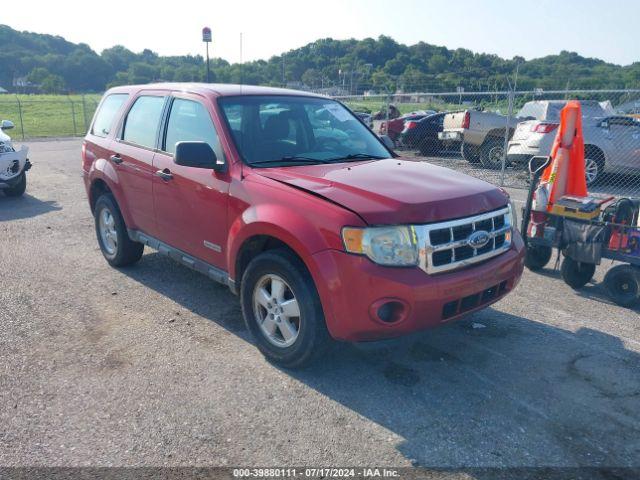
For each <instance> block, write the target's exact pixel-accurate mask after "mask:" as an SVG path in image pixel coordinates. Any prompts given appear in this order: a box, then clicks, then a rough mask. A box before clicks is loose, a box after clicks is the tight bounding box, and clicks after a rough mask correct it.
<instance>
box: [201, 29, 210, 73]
mask: <svg viewBox="0 0 640 480" xmlns="http://www.w3.org/2000/svg"><path fill="white" fill-rule="evenodd" d="M202 41H203V42H204V43H206V44H207V83H210V82H211V69H210V68H209V44H210V43H211V29H210V28H209V27H204V28H203V29H202Z"/></svg>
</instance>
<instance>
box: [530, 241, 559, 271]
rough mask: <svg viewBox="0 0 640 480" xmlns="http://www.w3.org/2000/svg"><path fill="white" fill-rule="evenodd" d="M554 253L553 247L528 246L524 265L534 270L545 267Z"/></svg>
mask: <svg viewBox="0 0 640 480" xmlns="http://www.w3.org/2000/svg"><path fill="white" fill-rule="evenodd" d="M551 255H553V249H552V248H551V247H544V246H537V245H536V246H528V247H527V250H526V252H525V256H524V265H525V267H527V268H528V269H529V270H531V271H532V272H536V271H538V270H541V269H543V268H544V267H545V266H546V265H547V263H549V260H551Z"/></svg>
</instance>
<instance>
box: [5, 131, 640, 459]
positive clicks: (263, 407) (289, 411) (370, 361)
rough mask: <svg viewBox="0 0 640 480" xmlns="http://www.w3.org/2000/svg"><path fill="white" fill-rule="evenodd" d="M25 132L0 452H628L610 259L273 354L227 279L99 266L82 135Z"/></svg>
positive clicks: (638, 341)
mask: <svg viewBox="0 0 640 480" xmlns="http://www.w3.org/2000/svg"><path fill="white" fill-rule="evenodd" d="M29 146H30V148H31V153H30V157H31V159H32V161H33V163H34V167H33V169H32V170H31V172H29V180H28V182H29V183H28V189H27V193H28V194H27V195H25V196H24V197H23V198H19V199H10V198H5V197H3V196H2V195H0V275H1V277H0V278H1V279H2V288H0V305H1V306H2V307H0V466H23V465H42V466H54V465H55V466H62V465H64V466H88V465H91V466H96V465H99V466H111V465H117V466H123V465H127V466H128V465H135V466H142V465H145V466H160V465H198V466H204V465H230V466H254V465H262V466H287V465H306V466H346V465H361V466H371V465H378V466H396V467H399V466H411V465H422V466H428V467H436V468H451V469H454V470H455V469H461V468H466V467H486V466H491V467H503V466H527V467H530V466H568V467H573V466H598V467H603V466H605V467H613V466H616V467H625V466H626V467H639V466H640V328H639V327H640V315H639V310H638V309H636V310H628V309H622V308H620V307H617V306H615V305H612V304H610V302H609V301H608V300H607V298H606V296H605V295H604V292H603V290H602V287H601V286H600V285H599V284H598V282H600V281H601V280H602V277H603V274H604V271H605V267H604V266H603V267H601V268H600V269H599V270H598V272H597V274H596V278H595V284H590V285H588V286H587V287H586V288H585V289H584V290H583V291H582V292H580V293H576V292H574V291H572V290H571V289H570V288H569V287H568V286H566V285H565V284H564V283H563V282H562V281H561V280H560V278H559V274H558V273H557V272H554V271H553V270H551V269H547V270H545V271H544V272H543V273H542V274H532V273H529V272H526V273H525V275H524V278H523V280H522V282H521V284H520V285H519V287H518V288H517V289H516V291H515V292H513V293H512V294H511V295H510V296H508V297H507V298H506V299H504V300H502V301H501V302H499V303H497V304H496V305H494V306H493V307H492V308H489V309H487V310H485V311H482V312H480V313H478V314H475V315H473V316H471V317H469V318H468V319H465V320H462V321H460V322H457V323H454V324H451V325H447V326H444V327H442V328H440V329H437V330H431V331H426V332H423V333H419V334H415V335H412V336H409V337H405V338H402V339H398V340H393V341H386V342H376V343H370V344H359V345H347V344H343V345H340V346H338V347H337V348H336V349H335V352H334V353H333V354H332V355H331V356H330V357H329V358H326V360H325V361H323V362H322V363H321V364H319V365H317V366H316V367H314V368H311V369H309V370H305V371H302V372H290V371H285V370H281V369H278V368H276V367H274V366H272V365H271V364H269V363H268V362H266V361H265V360H264V359H263V357H262V356H261V355H260V353H259V352H258V350H257V349H256V348H255V347H254V346H253V345H252V343H251V341H250V340H249V337H248V333H247V331H246V330H245V328H244V325H243V322H242V318H241V314H240V308H239V304H238V301H237V299H236V297H234V296H233V295H232V294H231V293H230V292H229V291H228V290H227V289H226V288H225V287H222V286H219V285H217V284H215V283H213V282H211V281H209V280H207V279H206V278H205V277H203V276H200V275H199V274H197V273H195V272H192V271H190V270H188V269H187V268H184V267H182V266H179V265H177V264H174V263H173V262H172V261H170V260H168V259H166V258H164V257H162V256H160V255H159V254H157V253H155V252H152V251H149V250H147V251H146V254H145V256H144V257H143V259H142V261H141V262H139V263H138V264H137V265H136V266H134V267H132V268H128V269H122V270H115V269H112V268H110V267H109V266H108V265H107V263H106V262H105V261H104V259H103V258H102V256H101V254H100V252H99V250H98V245H97V242H96V239H95V235H94V230H93V219H92V217H91V215H90V211H89V208H88V205H87V202H86V198H85V192H84V188H83V185H82V180H81V178H80V141H79V140H64V141H44V142H33V143H30V144H29ZM514 196H515V197H516V198H519V199H522V198H523V197H524V192H523V191H522V190H518V191H515V193H514Z"/></svg>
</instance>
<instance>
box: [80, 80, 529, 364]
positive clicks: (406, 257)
mask: <svg viewBox="0 0 640 480" xmlns="http://www.w3.org/2000/svg"><path fill="white" fill-rule="evenodd" d="M82 170H83V177H84V182H85V186H86V191H87V195H88V199H89V205H90V207H91V211H92V212H93V215H94V217H95V228H96V235H97V240H98V244H99V246H100V249H101V251H102V254H103V255H104V258H105V259H106V260H107V262H108V263H109V264H111V265H113V266H115V267H124V266H127V265H131V264H133V263H135V262H137V261H138V260H139V259H140V258H141V256H142V253H143V249H144V246H145V245H147V246H149V247H152V248H154V249H156V250H158V251H159V252H160V253H161V254H164V255H168V256H169V257H171V258H173V259H175V260H177V261H178V262H180V263H181V264H183V265H185V266H188V267H190V268H193V269H195V270H197V271H199V272H202V273H204V274H205V275H207V276H209V277H210V278H211V279H213V280H216V281H218V282H221V283H223V284H225V285H228V286H229V287H230V288H231V290H232V291H233V292H235V293H238V294H239V295H240V303H241V305H242V313H243V316H244V320H245V323H246V325H247V328H248V329H249V331H250V332H251V334H252V335H253V337H254V338H255V342H256V344H257V346H258V348H259V349H260V350H261V351H262V352H263V353H264V355H265V356H266V357H267V358H268V359H270V360H271V361H273V362H276V363H278V364H280V365H284V366H287V367H295V366H300V365H303V364H305V363H306V362H308V361H310V360H311V359H312V358H317V357H318V356H319V355H321V354H322V352H323V346H325V345H326V344H327V343H328V342H329V340H330V339H331V338H333V339H339V340H346V341H360V340H373V339H378V338H385V337H393V336H397V335H402V334H406V333H409V332H412V331H415V330H419V329H423V328H428V327H435V326H438V325H441V324H442V323H443V322H448V321H452V320H455V319H457V318H460V317H461V316H463V315H465V314H467V313H469V312H473V311H475V310H478V309H481V308H483V307H485V306H487V305H489V304H491V303H493V302H495V301H497V300H499V299H500V298H502V297H503V296H505V295H506V294H507V293H508V292H510V291H511V290H513V288H514V287H515V286H516V284H517V283H518V281H519V279H520V276H521V273H522V269H523V242H522V238H521V237H520V234H519V233H518V231H517V229H516V225H517V222H516V220H515V218H514V214H515V210H514V209H513V208H512V207H511V205H510V202H509V198H508V196H507V194H506V193H505V192H504V191H503V190H501V189H499V188H497V187H495V186H493V185H490V184H488V183H486V182H483V181H481V180H479V179H476V178H472V177H469V176H466V175H464V174H461V173H459V172H455V171H452V170H449V169H446V168H442V167H438V166H435V165H430V164H427V163H424V162H419V161H411V160H403V159H401V158H398V157H397V156H396V155H395V154H394V153H393V152H392V151H390V150H388V149H387V148H386V147H385V146H384V144H383V142H382V140H381V139H380V138H378V137H377V136H376V135H375V134H373V132H371V131H370V130H369V129H368V128H366V127H365V126H364V125H362V123H361V122H360V121H358V120H357V119H356V117H355V116H354V115H353V113H352V112H351V111H349V110H348V109H347V108H346V107H344V106H343V105H342V104H340V103H339V102H336V101H334V100H331V99H329V98H326V97H321V96H317V95H314V94H310V93H303V92H300V91H292V90H284V89H274V88H266V87H251V86H246V85H243V86H236V85H212V84H206V85H204V84H156V85H141V86H124V87H116V88H112V89H110V90H109V91H108V92H107V93H105V95H104V97H103V99H102V101H101V103H100V105H99V107H98V109H97V111H96V114H95V116H94V119H93V122H92V126H91V128H90V130H89V133H88V134H87V136H86V138H85V140H84V143H83V147H82Z"/></svg>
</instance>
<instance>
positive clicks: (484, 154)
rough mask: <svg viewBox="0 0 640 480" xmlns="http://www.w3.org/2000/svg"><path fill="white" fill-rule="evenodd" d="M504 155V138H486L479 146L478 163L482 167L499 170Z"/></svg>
mask: <svg viewBox="0 0 640 480" xmlns="http://www.w3.org/2000/svg"><path fill="white" fill-rule="evenodd" d="M503 156H504V139H500V138H487V139H486V140H485V141H484V143H483V144H482V146H481V147H480V164H481V165H482V166H483V167H484V168H489V169H491V170H499V169H500V168H502V158H503Z"/></svg>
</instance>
